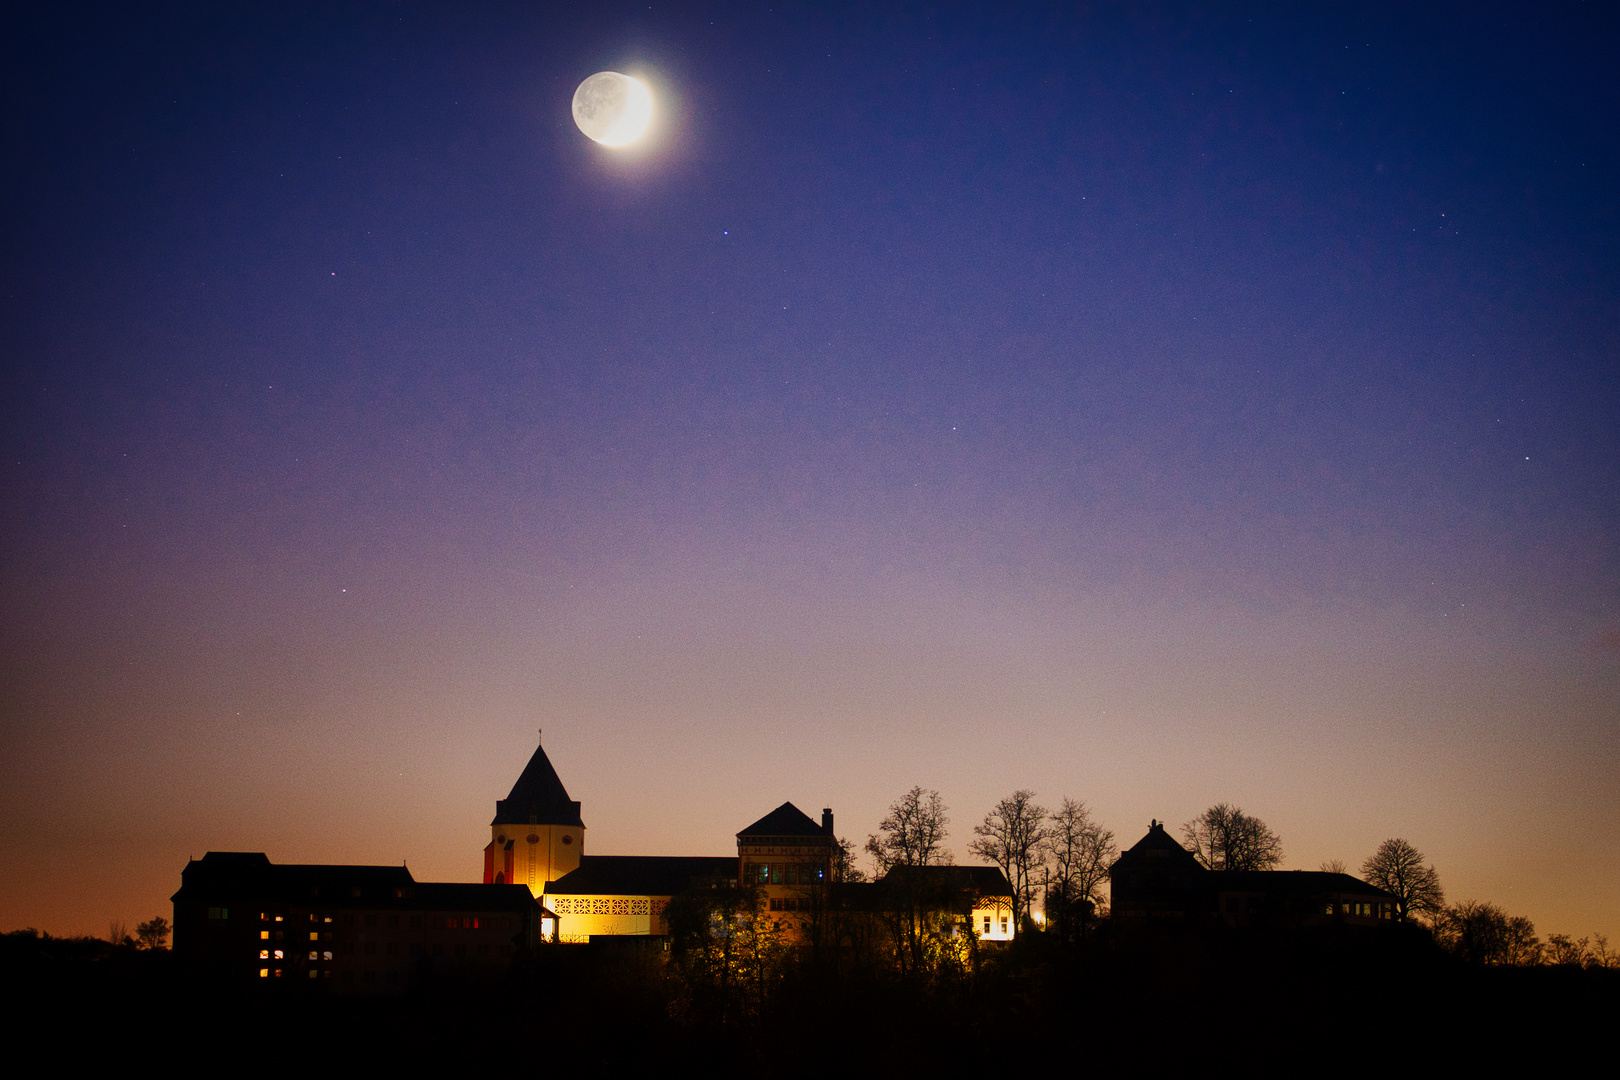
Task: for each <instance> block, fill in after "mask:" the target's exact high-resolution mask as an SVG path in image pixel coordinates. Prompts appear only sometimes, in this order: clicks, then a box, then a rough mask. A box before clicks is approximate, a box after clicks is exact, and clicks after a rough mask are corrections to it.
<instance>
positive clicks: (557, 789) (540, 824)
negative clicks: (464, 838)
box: [484, 746, 585, 899]
mask: <svg viewBox="0 0 1620 1080" xmlns="http://www.w3.org/2000/svg"><path fill="white" fill-rule="evenodd" d="M489 827H490V832H491V834H492V835H491V839H490V843H489V846H488V847H486V848H485V849H484V884H486V885H527V886H528V887H529V891H530V892H532V893H533V894H534V895H535V897H536V899H538V898H539V897H540V895H541V894H542V893H544V892H545V891H546V883H547V882H550V881H555V880H557V879H558V878H560V877H562V876H563V875H564V874H566V873H568V872H569V871H570V870H573V869H574V868H576V867H577V866H579V857H580V856H581V855H582V854H584V851H585V822H584V821H582V820H581V819H580V816H579V803H577V802H575V801H573V800H572V799H570V798H569V797H568V790H567V789H566V788H564V787H563V785H562V780H560V779H559V778H558V776H557V770H556V769H554V768H552V766H551V759H550V758H548V757H546V751H545V748H544V747H541V746H536V747H535V749H534V756H533V757H531V758H530V759H529V764H528V765H526V766H524V769H523V775H521V776H519V777H518V778H517V783H515V784H513V785H512V793H511V794H510V795H508V796H507V797H506V798H504V799H497V800H496V802H495V820H494V821H492V822H490V823H489Z"/></svg>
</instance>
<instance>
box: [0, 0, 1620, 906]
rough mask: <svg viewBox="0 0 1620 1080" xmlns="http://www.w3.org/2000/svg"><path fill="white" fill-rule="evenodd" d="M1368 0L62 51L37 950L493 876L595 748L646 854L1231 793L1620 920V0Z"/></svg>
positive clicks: (277, 13)
mask: <svg viewBox="0 0 1620 1080" xmlns="http://www.w3.org/2000/svg"><path fill="white" fill-rule="evenodd" d="M1306 6H1308V5H1265V6H1258V5H1256V6H1244V5H1235V4H1209V5H1188V6H1182V5H1164V6H1157V7H1149V6H1143V5H1129V6H1125V5H1120V6H1115V5H1103V6H1098V7H1096V8H1094V9H1092V8H1087V7H1084V6H1075V7H1072V8H1071V7H1068V6H1063V7H1060V6H1058V5H1050V6H1048V5H1032V6H1026V7H1023V8H1018V7H1016V6H1014V5H1001V4H998V5H984V4H967V5H953V4H938V5H910V4H907V5H865V4H863V5H851V6H849V7H847V8H844V7H839V6H834V5H828V4H803V5H794V4H790V5H785V6H784V5H780V4H778V5H774V6H766V5H764V4H761V3H741V4H710V5H703V4H697V3H681V4H676V5H664V4H654V5H651V6H648V5H646V4H640V5H614V4H608V3H599V2H592V3H578V4H568V5H560V4H559V5H547V4H540V3H524V4H510V5H502V4H480V5H474V6H473V10H472V11H469V10H468V9H467V8H468V6H467V5H435V4H405V5H388V4H381V3H375V4H363V5H342V4H318V5H310V6H308V7H299V6H296V5H290V4H273V5H264V6H263V7H262V8H259V9H257V10H256V11H249V12H247V13H243V12H241V11H238V10H236V8H237V7H238V5H220V4H194V5H190V4H177V5H144V4H143V5H117V6H112V7H109V8H106V9H103V8H96V7H88V6H86V7H72V6H61V5H38V6H36V7H35V9H34V10H33V13H32V14H29V15H24V16H23V17H21V19H20V21H14V22H12V23H10V24H8V28H7V31H6V33H5V35H4V38H5V41H4V44H3V45H0V49H3V50H4V56H3V64H0V79H3V80H4V105H3V110H4V113H3V115H4V123H5V129H4V132H5V145H6V152H5V169H4V173H3V175H4V195H5V205H6V212H5V214H4V215H3V216H0V252H3V260H0V271H3V275H4V279H3V282H0V285H3V288H0V304H3V309H0V356H3V359H4V371H3V374H0V378H3V380H4V382H3V385H4V402H5V406H4V407H5V414H4V423H3V425H0V439H3V443H0V447H3V451H4V453H3V459H0V460H3V473H0V476H3V488H0V506H3V508H4V514H3V533H0V537H3V541H0V552H3V563H0V590H3V592H0V597H3V604H4V611H5V613H6V614H5V619H4V620H3V629H0V661H3V667H0V679H3V682H0V708H3V719H0V761H3V763H4V771H3V783H0V866H3V868H4V870H3V873H0V929H14V928H17V927H21V926H30V925H31V926H36V927H39V928H41V929H44V930H48V931H51V932H53V933H75V932H88V933H94V934H104V933H105V932H106V928H107V923H108V921H109V920H112V919H120V920H125V921H128V922H131V923H133V922H134V921H136V920H138V919H144V918H149V917H150V916H152V915H155V914H159V913H163V914H167V913H168V911H169V907H168V897H169V895H170V894H171V893H172V892H173V891H174V890H175V889H176V888H178V887H179V875H180V870H181V868H182V867H183V866H184V865H185V861H186V859H187V857H188V856H195V857H201V856H202V855H203V853H204V852H206V851H208V850H211V849H212V850H249V851H264V852H266V853H268V854H269V856H270V858H271V859H273V860H276V861H283V862H361V863H366V862H371V863H392V864H398V863H399V862H401V861H402V860H403V861H406V862H408V865H409V866H410V868H411V871H412V872H413V873H414V874H415V875H416V876H417V877H418V879H420V880H461V881H467V880H476V879H477V878H478V875H479V874H480V872H481V869H482V855H481V851H482V848H483V846H484V844H485V843H487V842H488V838H489V831H488V822H489V819H490V817H491V816H492V814H493V812H494V802H495V800H496V799H497V798H501V797H504V796H505V794H506V792H507V790H508V788H509V787H510V786H511V784H512V782H513V780H515V779H516V777H517V774H518V772H519V770H520V769H521V768H522V766H523V764H524V762H525V761H526V760H527V758H528V755H529V754H530V752H531V751H532V749H533V747H534V744H535V738H536V730H537V729H539V728H542V727H543V728H544V730H545V736H544V739H545V746H546V749H547V751H548V752H549V754H550V756H551V758H552V761H553V762H554V763H555V764H556V766H557V769H558V771H559V773H560V774H561V776H562V778H563V780H564V782H565V783H566V784H567V786H568V788H569V791H570V793H571V795H572V796H573V797H574V798H576V799H580V800H582V801H583V803H584V817H585V822H586V824H587V826H588V828H589V832H588V834H587V851H589V852H594V853H598V854H649V855H658V854H692V855H706V854H714V855H725V854H729V853H732V852H734V851H735V846H734V839H733V837H734V834H735V833H736V832H737V830H738V829H740V828H742V827H744V826H746V825H747V824H749V823H750V822H752V821H753V820H755V819H756V818H758V817H760V816H761V815H763V814H765V813H766V812H768V811H769V810H771V809H772V808H774V807H776V806H777V805H779V804H780V803H781V802H783V801H784V800H792V801H793V802H794V803H796V804H797V805H798V806H799V807H800V808H802V809H804V810H806V811H808V812H810V813H811V814H815V813H816V812H818V811H819V809H820V808H821V807H823V806H831V807H833V808H834V810H835V811H836V813H837V825H838V831H839V832H840V833H842V834H845V835H847V836H850V837H851V838H853V839H855V840H856V841H857V842H859V841H862V840H864V838H865V837H866V835H867V834H868V833H870V832H873V831H874V830H875V829H876V828H877V824H878V821H879V819H880V818H881V817H882V816H883V813H884V811H885V808H886V807H887V806H888V804H889V803H890V802H892V801H893V800H894V799H895V798H896V797H898V796H899V795H901V794H902V793H903V792H904V791H905V790H907V789H908V788H910V787H911V786H912V785H914V784H920V785H922V786H923V787H924V788H928V789H938V790H939V792H940V794H941V796H942V797H943V798H944V801H945V802H946V804H947V805H948V806H949V807H950V810H951V818H952V826H951V828H952V836H951V842H952V846H953V847H954V848H955V850H956V852H957V857H958V859H959V860H961V861H966V859H967V855H966V848H967V844H968V842H969V841H970V840H971V839H972V825H973V824H974V823H975V822H977V821H978V820H980V819H981V818H982V817H983V815H984V814H985V812H986V811H988V810H989V809H990V807H991V806H992V805H993V804H994V802H995V801H996V800H997V799H999V798H1001V797H1002V796H1005V795H1007V794H1009V793H1011V792H1012V791H1013V790H1014V789H1017V788H1031V789H1033V790H1034V791H1035V792H1036V793H1037V795H1038V796H1039V797H1040V798H1041V799H1042V800H1043V801H1045V802H1046V803H1047V804H1048V805H1055V804H1057V803H1058V802H1060V801H1061V800H1062V798H1063V797H1064V796H1066V795H1067V796H1072V797H1075V798H1079V799H1083V800H1085V801H1086V802H1087V803H1088V804H1089V805H1090V806H1091V807H1092V809H1093V812H1094V814H1095V816H1096V817H1097V818H1098V819H1099V820H1100V821H1101V822H1102V823H1103V824H1105V825H1107V826H1108V827H1110V828H1112V829H1114V830H1115V831H1116V833H1117V834H1118V837H1119V840H1120V841H1121V843H1122V846H1126V845H1129V844H1131V843H1134V842H1135V841H1136V840H1137V839H1138V838H1139V837H1140V836H1141V835H1142V834H1143V833H1144V832H1145V831H1146V830H1147V827H1148V823H1149V820H1150V819H1152V818H1158V819H1161V820H1167V821H1169V822H1170V823H1171V825H1172V827H1174V828H1177V829H1179V826H1180V824H1181V823H1182V822H1184V821H1186V820H1187V819H1188V818H1190V817H1192V816H1193V815H1195V814H1197V813H1198V812H1200V811H1201V810H1203V809H1204V808H1205V807H1207V806H1209V805H1210V804H1211V803H1214V802H1217V801H1227V802H1232V803H1235V804H1237V805H1239V806H1241V807H1242V808H1244V809H1245V810H1247V811H1248V812H1250V813H1252V814H1255V815H1257V816H1259V817H1261V818H1263V819H1264V820H1265V821H1266V822H1267V824H1269V825H1270V826H1271V827H1272V828H1273V829H1274V830H1275V831H1276V832H1278V833H1279V834H1280V835H1281V837H1282V839H1283V842H1284V850H1285V853H1286V859H1285V862H1284V866H1285V867H1299V868H1304V869H1316V868H1317V867H1318V866H1319V865H1320V864H1321V863H1322V862H1324V861H1326V860H1330V859H1343V860H1344V861H1345V862H1346V863H1348V864H1349V865H1350V866H1351V867H1352V869H1354V868H1355V867H1358V866H1359V865H1360V863H1361V861H1362V860H1363V859H1364V858H1365V857H1366V856H1367V855H1369V854H1370V853H1371V852H1372V851H1373V849H1374V848H1375V847H1376V846H1377V845H1378V843H1379V842H1380V841H1381V840H1383V839H1385V838H1386V837H1391V836H1400V837H1405V838H1407V839H1409V840H1410V841H1412V842H1413V843H1414V844H1415V845H1416V846H1417V847H1418V848H1420V849H1421V850H1422V851H1423V852H1424V853H1425V854H1426V855H1427V856H1428V858H1429V859H1430V860H1431V861H1432V862H1433V863H1434V864H1435V865H1436V867H1437V868H1438V870H1439V872H1440V875H1441V880H1442V883H1443V884H1444V885H1445V887H1446V889H1447V893H1448V896H1449V897H1450V898H1451V899H1454V900H1463V899H1476V900H1489V901H1492V902H1495V903H1498V904H1500V905H1502V906H1503V907H1505V908H1507V909H1508V911H1509V912H1510V913H1512V914H1522V915H1527V916H1529V917H1530V918H1531V919H1532V920H1533V921H1534V922H1535V924H1536V926H1537V929H1538V930H1539V931H1540V932H1541V933H1542V934H1543V935H1545V934H1547V933H1558V932H1562V933H1570V934H1576V935H1579V934H1586V933H1590V932H1593V931H1604V932H1607V933H1608V934H1609V935H1610V936H1611V937H1613V938H1620V913H1617V909H1616V905H1615V901H1614V897H1615V896H1617V895H1620V844H1617V843H1616V841H1615V837H1616V836H1617V835H1620V546H1617V540H1620V422H1617V418H1620V365H1617V358H1620V354H1617V347H1620V302H1617V301H1620V85H1617V84H1620V77H1617V75H1616V72H1617V70H1620V68H1617V66H1616V64H1615V60H1614V58H1615V56H1616V54H1617V51H1620V34H1617V32H1616V31H1617V27H1620V14H1617V12H1616V9H1615V8H1614V7H1612V6H1608V5H1599V4H1582V3H1561V2H1550V3H1542V4H1534V5H1530V4H1526V5H1521V6H1517V7H1492V6H1489V5H1482V4H1472V3H1471V4H1465V5H1456V6H1454V7H1450V8H1445V7H1439V6H1434V7H1429V6H1424V7H1423V8H1422V10H1419V11H1413V10H1410V9H1409V8H1408V6H1406V5H1378V6H1376V7H1374V8H1372V9H1369V10H1366V11H1364V10H1360V9H1357V8H1352V7H1337V8H1334V9H1332V10H1329V11H1326V12H1318V11H1302V10H1298V9H1299V8H1303V7H1306ZM13 19H14V20H17V19H18V17H17V16H16V15H14V16H13ZM602 70H616V71H623V72H626V73H629V74H632V75H638V76H640V77H642V78H644V79H645V80H646V81H647V82H648V84H649V85H650V86H651V87H652V88H653V91H654V94H655V98H656V101H657V109H658V113H657V117H656V119H655V126H654V129H653V131H652V133H651V134H650V135H649V136H648V137H647V138H646V139H645V140H644V141H643V142H642V143H638V144H636V145H634V146H632V147H629V148H625V149H622V150H617V151H615V150H610V149H607V148H604V147H601V146H598V145H596V144H594V143H592V142H590V141H589V140H587V139H586V138H585V137H584V136H583V135H581V134H580V132H579V130H578V129H577V128H576V127H575V126H574V124H573V121H572V119H571V117H570V114H569V101H570V98H571V96H572V94H573V91H574V87H575V86H576V85H577V84H578V83H579V82H580V81H581V80H582V79H584V78H585V77H586V76H588V75H590V74H592V73H593V72H596V71H602Z"/></svg>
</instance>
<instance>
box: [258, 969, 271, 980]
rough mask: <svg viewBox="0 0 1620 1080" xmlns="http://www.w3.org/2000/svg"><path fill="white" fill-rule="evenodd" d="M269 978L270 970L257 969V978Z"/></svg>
mask: <svg viewBox="0 0 1620 1080" xmlns="http://www.w3.org/2000/svg"><path fill="white" fill-rule="evenodd" d="M269 977H270V969H269V968H260V969H259V978H261V979H268V978H269Z"/></svg>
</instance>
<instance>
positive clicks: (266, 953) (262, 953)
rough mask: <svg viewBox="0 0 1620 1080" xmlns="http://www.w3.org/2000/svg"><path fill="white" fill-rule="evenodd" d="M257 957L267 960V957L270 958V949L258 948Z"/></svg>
mask: <svg viewBox="0 0 1620 1080" xmlns="http://www.w3.org/2000/svg"><path fill="white" fill-rule="evenodd" d="M259 959H260V960H268V959H270V950H269V949H260V950H259Z"/></svg>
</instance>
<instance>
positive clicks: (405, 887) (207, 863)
mask: <svg viewBox="0 0 1620 1080" xmlns="http://www.w3.org/2000/svg"><path fill="white" fill-rule="evenodd" d="M172 899H174V900H176V901H181V902H185V901H203V902H209V903H213V902H216V901H223V902H249V901H251V902H254V903H283V904H297V905H301V906H315V905H318V906H320V907H328V908H397V909H400V910H411V909H420V910H442V909H445V908H452V907H454V908H465V909H468V910H483V911H504V910H526V909H528V908H531V907H533V906H534V904H535V900H534V897H533V896H532V895H531V894H530V892H529V890H528V888H527V887H526V886H523V885H466V884H460V883H456V882H450V883H438V882H418V881H416V879H414V878H413V877H411V872H410V871H409V870H407V869H406V868H405V867H403V866H344V865H335V864H322V863H308V864H301V863H283V864H279V865H278V864H276V863H272V862H271V861H270V860H269V858H267V857H266V856H265V855H264V853H263V852H258V851H253V852H248V851H210V852H209V853H208V854H206V855H204V856H203V857H202V858H201V859H193V860H192V861H191V862H189V863H188V864H187V865H186V868H185V869H184V870H183V871H181V873H180V891H179V892H177V893H175V894H174V896H173V897H172Z"/></svg>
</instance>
